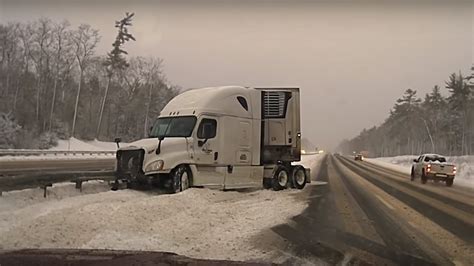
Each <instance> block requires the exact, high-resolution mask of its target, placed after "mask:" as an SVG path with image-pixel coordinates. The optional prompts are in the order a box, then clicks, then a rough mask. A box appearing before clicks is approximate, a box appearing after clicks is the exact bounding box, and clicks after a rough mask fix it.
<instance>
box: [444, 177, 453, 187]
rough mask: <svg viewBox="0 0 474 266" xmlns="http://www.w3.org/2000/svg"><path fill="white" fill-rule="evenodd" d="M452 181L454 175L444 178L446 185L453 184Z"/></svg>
mask: <svg viewBox="0 0 474 266" xmlns="http://www.w3.org/2000/svg"><path fill="white" fill-rule="evenodd" d="M453 183H454V177H448V178H447V179H446V186H448V187H450V186H452V185H453Z"/></svg>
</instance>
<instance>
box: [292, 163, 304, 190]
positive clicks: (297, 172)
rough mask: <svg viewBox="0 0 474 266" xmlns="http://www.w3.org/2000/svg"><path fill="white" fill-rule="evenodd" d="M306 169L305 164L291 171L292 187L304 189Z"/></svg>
mask: <svg viewBox="0 0 474 266" xmlns="http://www.w3.org/2000/svg"><path fill="white" fill-rule="evenodd" d="M307 179H308V177H307V176H306V170H305V169H304V167H303V166H301V165H297V166H295V167H293V170H292V171H291V187H294V188H297V189H303V188H304V187H305V186H306V180H307Z"/></svg>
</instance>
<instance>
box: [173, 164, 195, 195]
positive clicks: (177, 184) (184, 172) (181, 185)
mask: <svg viewBox="0 0 474 266" xmlns="http://www.w3.org/2000/svg"><path fill="white" fill-rule="evenodd" d="M170 178H171V186H170V191H171V193H178V192H180V191H183V190H186V189H188V188H189V187H190V186H191V173H190V171H189V169H188V167H186V166H185V165H180V166H178V167H176V168H175V169H174V170H173V171H172V172H171V174H170Z"/></svg>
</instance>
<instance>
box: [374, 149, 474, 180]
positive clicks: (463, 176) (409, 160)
mask: <svg viewBox="0 0 474 266" xmlns="http://www.w3.org/2000/svg"><path fill="white" fill-rule="evenodd" d="M418 156H419V155H403V156H395V157H381V158H374V159H369V158H367V159H365V160H366V161H369V162H371V163H375V164H378V165H380V166H384V167H387V168H390V169H394V170H397V171H399V172H402V173H406V174H410V170H411V166H412V164H413V159H416V158H418ZM446 160H447V161H448V162H450V163H453V164H454V165H456V168H457V174H456V178H455V181H454V182H455V184H458V185H462V186H469V187H474V156H473V155H466V156H451V157H446Z"/></svg>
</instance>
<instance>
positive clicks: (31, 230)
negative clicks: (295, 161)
mask: <svg viewBox="0 0 474 266" xmlns="http://www.w3.org/2000/svg"><path fill="white" fill-rule="evenodd" d="M322 157H324V156H323V155H312V156H304V157H303V159H304V160H303V162H302V163H303V164H304V165H305V166H307V167H311V168H312V172H313V175H314V174H315V173H316V172H317V171H318V169H317V166H318V165H319V162H320V161H321V159H322ZM304 195H305V190H296V189H287V190H284V191H278V192H275V191H271V190H261V189H258V190H245V191H241V192H237V191H227V192H224V191H218V190H209V189H199V188H192V189H189V190H186V191H184V192H182V193H178V194H162V193H160V192H157V191H145V192H144V191H135V190H120V191H109V188H108V186H107V184H106V183H105V182H97V181H96V182H88V183H85V184H84V189H83V193H82V194H81V193H80V192H78V191H77V190H75V189H74V185H73V184H58V185H54V187H53V188H51V189H49V190H48V197H47V198H46V199H44V198H42V190H40V189H28V190H23V191H14V192H7V193H3V196H2V197H0V249H20V248H97V249H124V250H150V251H168V252H175V253H178V254H180V255H185V256H190V257H195V258H206V259H230V260H268V259H269V258H271V257H273V256H275V254H274V252H275V251H273V250H272V249H271V248H269V247H268V245H267V246H266V247H265V246H264V245H262V244H261V242H262V241H263V240H262V238H261V237H262V233H264V232H268V231H265V230H268V229H269V228H271V227H273V226H276V225H279V224H282V223H286V222H288V221H289V219H290V218H292V217H294V216H296V215H298V214H300V213H301V212H302V211H303V210H304V209H305V208H306V207H307V203H306V200H304V198H305V197H304Z"/></svg>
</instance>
